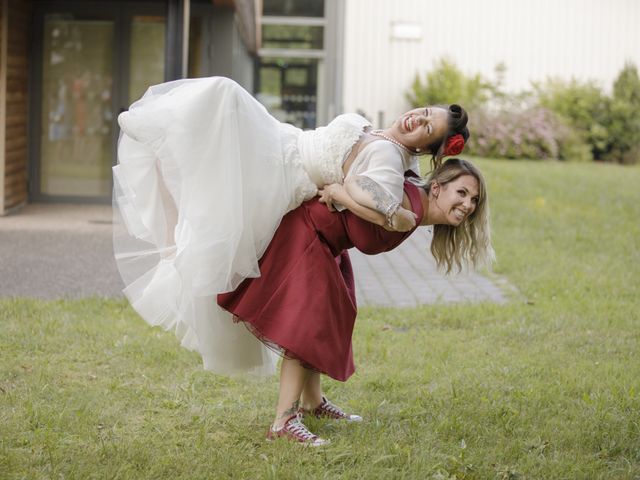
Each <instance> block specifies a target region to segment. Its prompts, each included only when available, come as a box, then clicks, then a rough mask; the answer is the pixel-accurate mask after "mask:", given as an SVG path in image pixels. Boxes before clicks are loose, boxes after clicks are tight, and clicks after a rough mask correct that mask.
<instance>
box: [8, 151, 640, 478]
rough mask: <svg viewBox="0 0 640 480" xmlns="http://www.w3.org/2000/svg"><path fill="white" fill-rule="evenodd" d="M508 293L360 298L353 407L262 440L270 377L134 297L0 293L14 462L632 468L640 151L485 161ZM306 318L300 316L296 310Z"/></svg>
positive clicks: (277, 472)
mask: <svg viewBox="0 0 640 480" xmlns="http://www.w3.org/2000/svg"><path fill="white" fill-rule="evenodd" d="M477 163H478V164H479V166H480V167H481V168H482V169H483V171H484V172H485V175H486V177H487V180H488V184H489V189H490V195H491V202H492V219H493V221H492V224H493V236H494V244H495V247H496V251H497V255H498V260H499V261H498V263H497V265H496V267H495V272H496V273H497V274H498V275H500V276H502V277H504V278H506V279H508V281H509V282H510V283H511V284H512V285H513V286H515V287H516V289H517V291H518V293H512V294H511V297H512V299H511V301H510V302H509V303H507V304H504V305H494V304H465V305H437V306H425V307H422V308H415V309H382V308H367V309H362V311H361V312H360V315H359V318H358V322H357V325H356V332H355V338H354V349H355V357H356V363H357V366H358V371H357V373H356V375H354V377H353V378H352V379H351V380H349V381H348V382H347V383H344V384H342V383H339V382H334V381H326V383H325V385H326V391H327V393H328V395H329V397H330V398H331V399H333V400H334V401H335V402H336V403H338V404H340V405H342V406H344V407H345V408H346V409H348V410H352V411H354V412H357V413H360V414H361V415H362V416H364V418H365V421H364V423H362V424H360V425H345V424H338V425H335V424H331V423H330V422H327V421H311V422H309V424H310V426H311V427H312V428H313V429H314V430H316V431H317V432H318V433H319V434H321V435H322V436H326V437H328V438H330V439H331V441H332V443H331V445H330V446H328V447H326V448H323V449H313V450H312V449H304V448H302V447H299V446H297V445H291V444H289V443H287V442H283V441H279V442H275V443H267V442H265V441H264V434H265V431H266V429H267V427H268V425H269V423H270V421H271V419H272V415H273V412H272V409H273V405H274V402H275V398H276V393H277V383H276V379H275V378H268V379H251V378H226V377H220V376H216V375H214V374H211V373H209V372H205V371H203V370H202V368H201V365H200V359H199V357H198V356H197V355H196V354H194V353H192V352H188V351H185V350H184V349H182V348H180V347H179V345H178V342H177V340H176V339H175V337H174V336H173V334H171V333H167V332H163V331H161V330H159V329H153V328H151V327H149V326H147V325H146V324H145V323H144V322H143V321H142V320H141V319H140V318H138V317H137V316H136V314H135V313H134V312H133V311H132V310H131V308H130V307H129V306H128V305H127V304H126V303H125V302H122V301H115V300H101V299H87V300H83V301H56V302H42V301H34V300H24V299H4V300H0V478H2V479H21V478H25V479H40V478H55V479H63V478H64V479H71V478H77V479H91V478H95V479H103V478H104V479H107V478H108V479H111V478H113V479H116V478H117V479H221V478H234V479H235V478H248V479H253V478H273V479H294V478H305V479H306V478H328V479H334V478H346V479H355V478H362V479H387V478H389V479H396V478H397V479H431V478H432V479H516V478H517V479H524V478H526V479H605V478H606V479H638V478H640V300H639V298H640V253H639V250H640V168H638V167H624V168H623V167H618V166H611V165H600V164H564V163H544V162H525V161H493V160H478V162H477ZM302 320H303V319H301V321H302Z"/></svg>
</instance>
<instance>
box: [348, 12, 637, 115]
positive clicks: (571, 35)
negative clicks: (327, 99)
mask: <svg viewBox="0 0 640 480" xmlns="http://www.w3.org/2000/svg"><path fill="white" fill-rule="evenodd" d="M344 1H345V2H346V5H345V30H344V65H343V75H344V77H343V85H344V90H343V108H344V110H345V111H357V110H362V111H364V112H365V113H366V114H367V116H369V117H370V118H371V119H373V120H374V122H376V120H377V118H378V112H382V113H383V115H384V123H385V124H388V123H390V121H392V120H393V119H394V118H395V117H396V116H397V115H399V114H400V113H402V112H403V111H404V110H405V109H406V108H407V106H408V105H407V103H406V100H405V99H404V93H405V92H406V90H407V89H408V88H409V86H410V85H411V82H412V80H413V78H414V76H415V74H416V73H417V72H419V73H420V74H424V73H425V72H426V71H427V70H428V69H430V68H432V67H433V66H434V62H435V61H436V60H438V59H440V58H442V57H447V58H450V59H451V60H453V61H454V62H455V63H456V64H457V65H458V67H460V68H461V69H462V70H463V71H464V72H465V73H468V74H473V73H477V72H479V73H482V74H483V75H485V76H487V77H489V78H493V73H494V67H495V66H496V64H498V63H499V62H503V63H504V64H505V65H506V67H507V71H506V77H505V84H506V87H507V88H508V89H509V90H511V91H520V90H523V89H529V88H530V85H531V84H530V81H531V80H543V79H545V78H546V77H548V76H559V77H562V78H566V79H569V78H572V77H575V78H578V79H581V80H586V79H594V80H596V81H598V82H600V84H601V85H602V86H603V87H604V88H605V89H606V90H610V88H611V84H612V82H613V80H614V79H615V77H616V75H617V74H618V72H619V71H620V70H621V69H622V67H623V66H624V63H625V61H632V62H634V63H635V64H636V66H637V67H638V68H640V0H454V1H444V0H344ZM394 22H403V23H406V24H408V25H413V26H419V28H421V30H422V36H421V38H420V39H418V40H407V39H402V40H400V39H392V38H391V25H392V24H393V23H394Z"/></svg>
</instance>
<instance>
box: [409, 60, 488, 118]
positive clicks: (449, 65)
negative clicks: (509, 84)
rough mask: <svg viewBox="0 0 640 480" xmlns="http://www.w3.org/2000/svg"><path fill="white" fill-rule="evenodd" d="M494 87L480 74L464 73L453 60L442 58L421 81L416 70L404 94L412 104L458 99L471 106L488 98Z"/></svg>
mask: <svg viewBox="0 0 640 480" xmlns="http://www.w3.org/2000/svg"><path fill="white" fill-rule="evenodd" d="M494 88H495V86H494V85H492V84H491V83H490V82H488V81H487V80H485V79H483V78H482V76H481V75H480V74H476V75H472V76H467V75H465V74H464V73H463V72H462V71H461V70H460V69H459V68H458V67H457V66H456V64H455V63H454V62H451V61H449V60H447V59H445V58H443V59H440V60H438V61H437V62H436V65H435V68H434V69H433V70H431V71H429V72H427V73H426V75H425V76H424V81H423V80H421V79H420V76H419V75H418V74H416V77H415V79H414V81H413V84H412V85H411V88H410V90H409V92H408V93H407V95H406V98H407V101H408V102H409V103H410V104H411V105H412V106H414V107H419V106H423V105H438V104H451V103H458V104H460V105H462V106H463V107H464V108H465V109H467V110H473V109H475V108H477V107H479V106H481V105H483V104H484V103H485V102H486V101H487V100H488V99H489V97H490V95H491V92H492V91H493V89H494Z"/></svg>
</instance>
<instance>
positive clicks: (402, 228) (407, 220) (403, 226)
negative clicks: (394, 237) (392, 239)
mask: <svg viewBox="0 0 640 480" xmlns="http://www.w3.org/2000/svg"><path fill="white" fill-rule="evenodd" d="M417 218H418V217H417V215H416V214H415V213H413V212H412V211H411V210H407V209H406V208H402V207H398V209H397V210H396V212H395V213H394V214H393V216H392V217H391V226H392V227H393V229H394V230H395V231H396V232H408V231H409V230H411V229H413V228H414V227H415V226H416V219H417Z"/></svg>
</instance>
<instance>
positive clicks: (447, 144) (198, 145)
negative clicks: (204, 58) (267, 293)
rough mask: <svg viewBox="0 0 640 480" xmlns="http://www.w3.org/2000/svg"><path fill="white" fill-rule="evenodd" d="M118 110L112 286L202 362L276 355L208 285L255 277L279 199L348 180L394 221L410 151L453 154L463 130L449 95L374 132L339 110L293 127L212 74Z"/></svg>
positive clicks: (230, 369) (247, 365) (250, 364)
mask: <svg viewBox="0 0 640 480" xmlns="http://www.w3.org/2000/svg"><path fill="white" fill-rule="evenodd" d="M118 122H119V124H120V127H121V136H120V140H119V144H118V165H116V166H115V167H114V168H113V176H114V207H115V208H114V212H115V214H116V218H115V222H114V225H115V227H114V250H115V256H116V262H117V264H118V268H119V270H120V273H121V276H122V278H123V281H124V283H125V285H126V287H125V289H124V293H125V295H126V296H127V298H128V299H129V301H130V302H131V304H132V306H133V307H134V309H135V310H136V311H137V312H138V313H139V314H140V315H141V316H142V317H143V318H144V319H145V320H146V321H147V322H148V323H150V324H152V325H161V326H163V327H164V328H165V329H171V330H173V331H175V332H176V334H177V335H178V337H179V338H180V339H181V341H182V345H184V346H185V347H187V348H190V349H193V350H196V351H198V352H199V353H200V354H201V355H202V357H203V361H204V367H205V368H206V369H209V370H213V371H216V372H218V373H225V374H233V373H239V372H254V373H259V374H267V373H272V372H273V371H274V367H275V360H276V358H277V357H275V356H274V354H273V352H271V351H270V350H269V349H267V348H266V347H264V345H263V344H262V343H261V342H259V341H258V340H256V338H255V337H254V336H253V335H252V334H251V333H249V332H248V331H247V330H246V329H245V327H244V326H242V325H239V324H236V323H233V321H232V319H231V317H230V315H229V314H228V313H227V312H225V311H223V310H222V309H220V308H219V307H218V306H217V304H216V301H215V296H216V295H217V294H218V293H223V292H227V291H231V290H233V289H235V288H236V287H237V285H238V284H239V283H240V282H241V281H242V280H243V279H245V278H247V277H256V276H259V275H260V271H259V268H258V260H259V259H260V257H261V256H262V254H263V252H264V250H265V249H266V247H267V246H268V244H269V242H270V240H271V238H272V237H273V235H274V232H275V230H276V228H277V227H278V225H279V223H280V220H281V219H282V217H283V216H284V215H285V214H286V213H287V212H288V211H290V210H292V209H294V208H296V207H297V206H299V205H300V204H301V203H302V202H303V201H304V200H308V199H311V198H313V197H314V196H315V195H316V194H317V193H318V188H322V187H323V186H324V185H327V184H331V183H342V182H343V181H344V182H345V184H346V183H347V182H349V181H350V179H351V180H357V182H352V184H351V187H352V188H353V189H355V191H356V193H364V199H365V200H364V201H360V203H362V204H363V205H364V206H365V207H367V208H370V209H372V210H377V211H379V212H382V213H385V214H387V218H388V219H389V221H390V227H394V226H396V225H395V224H394V218H395V216H397V217H401V216H402V214H403V212H402V211H401V210H402V209H401V208H398V206H397V202H400V201H401V199H402V188H403V187H402V185H403V181H404V172H405V171H407V170H414V171H415V172H416V173H418V163H417V158H416V155H417V154H420V153H431V154H432V155H433V158H439V157H441V156H443V155H446V154H451V153H452V152H453V153H456V154H457V153H459V151H460V150H462V146H463V145H464V140H466V138H467V137H468V131H467V130H466V127H465V125H466V113H465V112H464V111H463V110H462V109H461V108H460V107H459V106H457V105H453V106H451V107H444V108H440V107H432V108H426V109H424V108H423V109H415V110H411V111H410V112H407V113H406V114H405V115H403V116H401V117H400V118H399V119H398V120H397V121H396V122H395V123H394V124H393V126H392V127H390V128H389V129H386V130H384V131H374V130H371V125H370V124H369V122H368V121H367V120H366V119H365V118H363V117H361V116H359V115H355V114H345V115H340V116H339V117H337V118H336V119H335V120H333V121H332V122H331V123H330V124H329V125H328V126H327V127H321V128H318V129H316V130H313V131H308V132H303V131H302V130H300V129H298V128H296V127H293V126H292V125H288V124H284V123H281V122H279V121H277V120H276V119H275V118H273V117H272V116H271V115H270V114H269V113H268V112H267V111H266V109H265V108H264V107H263V106H262V105H261V104H260V103H259V102H258V101H257V100H255V99H254V98H253V97H252V96H251V95H250V94H249V93H248V92H246V91H245V90H244V89H243V88H242V87H240V86H239V85H238V84H237V83H235V82H234V81H232V80H230V79H227V78H223V77H212V78H204V79H187V80H178V81H174V82H169V83H165V84H161V85H156V86H153V87H150V88H149V90H148V91H147V92H146V93H145V95H144V96H143V97H142V98H141V99H140V100H139V101H137V102H135V103H134V104H133V105H131V107H130V109H129V110H128V111H127V112H124V113H122V114H121V115H120V116H119V117H118ZM375 140H383V141H375ZM354 146H355V148H354ZM360 197H361V198H362V195H360ZM381 198H383V199H384V201H380V199H381ZM356 213H357V212H356ZM394 214H395V215H394ZM405 220H406V218H405ZM400 223H401V222H400ZM403 228H404V229H406V230H408V229H409V228H410V226H406V225H405V226H404V227H403ZM396 229H397V230H399V229H400V228H397V227H396Z"/></svg>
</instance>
